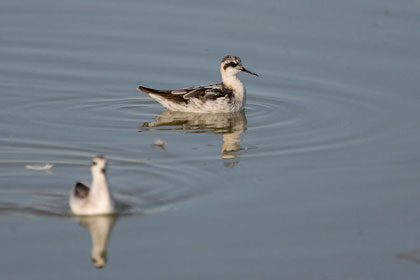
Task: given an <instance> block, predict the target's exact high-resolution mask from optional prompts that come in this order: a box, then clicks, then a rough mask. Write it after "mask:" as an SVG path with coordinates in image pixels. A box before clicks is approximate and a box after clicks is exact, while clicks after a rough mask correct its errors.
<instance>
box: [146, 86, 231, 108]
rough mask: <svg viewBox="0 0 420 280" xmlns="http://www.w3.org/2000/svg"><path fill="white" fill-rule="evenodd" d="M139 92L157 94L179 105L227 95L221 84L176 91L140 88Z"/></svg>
mask: <svg viewBox="0 0 420 280" xmlns="http://www.w3.org/2000/svg"><path fill="white" fill-rule="evenodd" d="M138 90H140V91H143V92H145V93H147V94H156V95H159V96H161V97H163V98H166V99H168V100H170V101H173V102H177V103H187V102H188V100H189V99H192V98H199V99H204V100H206V99H216V98H217V97H221V96H224V95H225V94H226V93H225V92H224V91H223V86H222V84H221V83H219V84H213V85H208V86H196V87H190V88H180V89H174V90H158V89H152V88H147V87H143V86H139V87H138Z"/></svg>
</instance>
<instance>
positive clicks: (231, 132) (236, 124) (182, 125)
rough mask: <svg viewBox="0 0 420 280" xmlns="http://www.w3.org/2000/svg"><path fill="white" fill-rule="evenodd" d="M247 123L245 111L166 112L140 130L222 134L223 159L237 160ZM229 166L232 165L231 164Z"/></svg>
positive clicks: (146, 123)
mask: <svg viewBox="0 0 420 280" xmlns="http://www.w3.org/2000/svg"><path fill="white" fill-rule="evenodd" d="M246 123H247V120H246V116H245V112H244V111H241V112H235V113H218V114H198V113H185V112H175V111H165V112H163V113H162V114H161V115H158V116H156V118H155V121H154V122H145V123H144V124H143V125H142V127H141V128H140V132H141V131H147V130H149V131H150V130H154V129H162V130H164V129H174V130H191V131H192V132H194V133H215V134H222V139H223V145H222V148H221V157H222V158H223V159H234V158H237V153H236V152H238V151H239V150H240V149H241V146H240V145H239V144H238V142H239V141H240V137H241V134H242V132H244V131H245V130H246ZM233 164H234V163H233ZM227 165H231V163H230V164H227Z"/></svg>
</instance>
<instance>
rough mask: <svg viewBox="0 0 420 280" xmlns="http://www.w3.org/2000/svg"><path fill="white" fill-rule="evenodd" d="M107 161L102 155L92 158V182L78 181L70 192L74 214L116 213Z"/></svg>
mask: <svg viewBox="0 0 420 280" xmlns="http://www.w3.org/2000/svg"><path fill="white" fill-rule="evenodd" d="M106 166H107V161H106V159H105V158H104V157H102V156H97V157H94V158H93V159H92V165H91V172H92V184H91V186H90V187H88V186H86V185H85V184H83V183H80V182H78V183H77V184H76V186H75V187H74V188H73V191H72V192H71V194H70V201H69V203H70V209H71V212H72V213H73V214H74V215H106V214H114V213H116V203H115V201H114V198H113V196H112V193H111V189H110V188H109V186H108V180H107V176H106Z"/></svg>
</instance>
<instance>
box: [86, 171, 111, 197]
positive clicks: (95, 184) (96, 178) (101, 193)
mask: <svg viewBox="0 0 420 280" xmlns="http://www.w3.org/2000/svg"><path fill="white" fill-rule="evenodd" d="M92 177H93V180H92V185H91V188H90V195H91V196H92V197H94V198H95V201H97V203H98V204H104V205H110V204H113V200H112V194H111V191H110V189H109V186H108V180H107V178H106V174H105V173H103V172H102V171H101V170H92Z"/></svg>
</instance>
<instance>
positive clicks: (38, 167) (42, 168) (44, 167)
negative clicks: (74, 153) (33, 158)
mask: <svg viewBox="0 0 420 280" xmlns="http://www.w3.org/2000/svg"><path fill="white" fill-rule="evenodd" d="M53 166H54V164H50V163H48V164H44V165H36V164H33V165H31V164H28V165H26V166H25V168H26V169H31V170H37V171H45V172H46V173H49V174H50V173H51V168H52V167H53Z"/></svg>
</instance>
